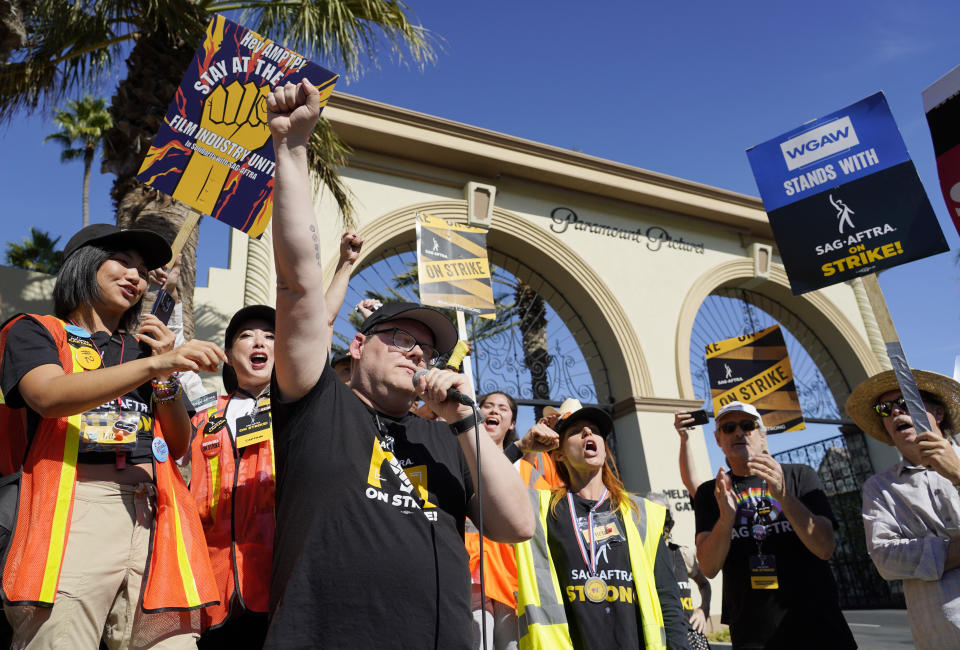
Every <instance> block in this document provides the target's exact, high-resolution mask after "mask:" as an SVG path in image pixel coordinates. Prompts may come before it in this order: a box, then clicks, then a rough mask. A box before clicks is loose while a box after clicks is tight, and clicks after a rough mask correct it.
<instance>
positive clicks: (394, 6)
mask: <svg viewBox="0 0 960 650" xmlns="http://www.w3.org/2000/svg"><path fill="white" fill-rule="evenodd" d="M229 9H243V10H244V13H243V21H244V24H247V25H250V26H251V27H252V29H254V30H256V31H258V32H260V33H261V34H264V35H265V36H268V37H270V38H273V39H274V40H277V41H279V42H282V43H284V44H285V45H286V46H287V47H290V48H292V49H294V50H297V51H300V52H302V53H304V54H306V55H307V56H313V55H316V56H317V57H318V58H319V59H320V61H321V62H323V63H325V64H326V65H327V66H328V67H333V68H335V69H342V70H343V71H344V72H345V73H347V74H359V73H360V72H362V70H363V66H364V65H372V66H374V67H377V66H378V64H379V63H378V62H379V60H381V57H382V54H383V52H382V51H383V50H384V49H386V50H387V51H388V57H387V58H389V59H392V60H394V61H396V62H398V63H413V64H414V65H415V66H416V67H418V68H422V67H423V66H425V65H426V64H429V63H433V62H434V61H435V60H436V53H435V49H434V42H435V40H436V39H434V38H432V36H431V34H430V32H429V31H428V30H427V29H426V28H425V27H423V26H422V25H419V24H415V23H413V22H411V20H410V19H409V18H408V14H409V13H410V9H409V7H407V5H405V4H404V3H402V2H398V1H397V0H383V1H380V2H372V1H371V0H304V1H287V2H281V1H277V2H221V3H213V4H211V5H210V7H209V10H210V11H225V10H229Z"/></svg>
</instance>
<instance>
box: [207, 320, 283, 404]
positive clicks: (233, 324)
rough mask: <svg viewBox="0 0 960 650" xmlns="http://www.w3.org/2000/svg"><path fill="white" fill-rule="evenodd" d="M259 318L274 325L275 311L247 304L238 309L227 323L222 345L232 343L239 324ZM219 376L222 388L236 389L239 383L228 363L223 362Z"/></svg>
mask: <svg viewBox="0 0 960 650" xmlns="http://www.w3.org/2000/svg"><path fill="white" fill-rule="evenodd" d="M253 319H259V320H265V321H267V322H268V323H273V324H274V325H276V321H277V311H276V310H275V309H274V308H273V307H268V306H267V305H248V306H246V307H243V308H242V309H240V310H238V311H237V313H236V314H234V315H233V318H231V319H230V324H229V325H227V331H226V333H225V334H224V336H223V347H224V348H229V347H230V346H231V345H232V344H233V337H234V336H236V335H237V331H238V330H239V329H240V326H241V325H243V324H244V323H246V322H247V321H248V320H253ZM220 376H221V377H223V389H224V390H225V391H227V392H228V393H232V392H233V391H235V390H237V387H238V386H239V383H238V381H237V371H236V370H234V369H233V366H231V365H230V364H229V363H225V364H223V368H221V370H220Z"/></svg>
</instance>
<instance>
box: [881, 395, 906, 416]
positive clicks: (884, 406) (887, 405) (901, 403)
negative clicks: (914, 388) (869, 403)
mask: <svg viewBox="0 0 960 650" xmlns="http://www.w3.org/2000/svg"><path fill="white" fill-rule="evenodd" d="M894 407H896V408H898V409H900V411H901V412H903V413H906V412H907V400H905V399H903V397H898V398H897V399H887V400H883V401H882V402H877V403H876V404H874V405H873V410H874V411H876V412H877V415H879V416H880V417H882V418H888V417H890V416H891V415H893V409H894Z"/></svg>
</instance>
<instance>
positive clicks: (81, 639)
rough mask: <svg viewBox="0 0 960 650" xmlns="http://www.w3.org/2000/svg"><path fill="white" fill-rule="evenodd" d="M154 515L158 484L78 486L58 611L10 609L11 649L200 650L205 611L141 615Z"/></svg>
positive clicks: (55, 608) (56, 603)
mask: <svg viewBox="0 0 960 650" xmlns="http://www.w3.org/2000/svg"><path fill="white" fill-rule="evenodd" d="M155 508H156V496H155V488H154V486H153V484H152V483H141V484H139V485H120V484H118V483H113V482H107V481H78V482H77V489H76V493H75V495H74V502H73V518H72V519H71V521H70V534H69V537H68V539H67V548H66V552H65V554H64V558H63V568H62V570H61V572H60V582H59V584H58V587H57V595H56V598H55V600H54V605H53V607H52V608H44V607H11V606H9V605H7V606H5V607H4V610H5V611H6V614H7V619H8V620H9V621H10V624H11V625H12V626H13V629H14V639H13V645H12V646H11V648H50V649H54V648H56V649H58V650H59V649H62V648H76V649H78V650H83V649H87V648H89V649H90V650H97V648H98V647H99V644H100V639H101V638H102V639H103V641H104V642H105V643H106V645H107V647H108V648H110V650H118V649H123V650H126V649H128V648H164V649H166V648H196V646H197V641H196V640H197V638H198V634H197V633H198V632H199V613H198V612H171V613H161V614H145V613H144V612H143V611H142V609H141V608H140V586H141V584H142V581H143V575H144V571H145V569H146V566H147V556H148V554H149V550H150V528H151V526H152V524H153V516H154V510H155Z"/></svg>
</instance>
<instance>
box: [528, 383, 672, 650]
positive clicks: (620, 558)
mask: <svg viewBox="0 0 960 650" xmlns="http://www.w3.org/2000/svg"><path fill="white" fill-rule="evenodd" d="M559 411H560V418H559V420H558V422H557V424H556V426H555V427H554V428H555V429H556V431H557V433H558V434H559V436H560V440H559V447H558V448H557V449H556V450H555V451H554V452H553V459H554V461H555V462H556V465H557V474H558V475H559V478H560V481H561V482H562V486H561V487H558V488H555V489H553V490H552V491H546V490H532V491H531V501H532V503H533V507H534V511H535V513H536V514H537V521H538V525H537V529H536V532H535V533H534V535H533V538H531V539H530V540H529V541H527V542H523V543H522V544H518V545H517V547H516V548H517V554H516V559H517V575H518V596H517V601H518V602H517V605H518V610H517V611H518V612H519V614H520V629H521V630H524V631H525V633H524V634H523V635H522V636H521V637H520V648H578V649H580V648H591V649H597V648H687V647H688V646H687V638H686V622H685V621H684V619H683V613H682V609H681V605H680V597H679V594H678V592H677V584H676V580H675V579H674V577H673V572H672V568H671V566H670V558H669V555H668V554H667V551H666V548H665V547H664V543H663V526H664V520H665V516H666V510H665V509H664V508H663V507H662V506H659V505H656V504H654V503H652V502H650V501H647V500H646V499H642V498H640V497H638V496H635V495H631V494H629V493H628V492H627V491H626V490H625V489H624V487H623V483H622V482H621V481H620V477H619V474H618V472H617V468H616V464H615V462H614V459H613V456H612V454H611V453H610V448H609V447H608V445H607V437H608V436H609V435H610V433H611V431H612V430H613V421H612V420H611V419H610V415H609V414H607V412H606V411H604V410H602V409H600V408H594V407H586V408H584V407H582V406H581V404H580V402H579V401H577V400H575V399H568V400H566V401H565V402H564V403H563V404H562V405H561V406H560V409H559Z"/></svg>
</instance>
